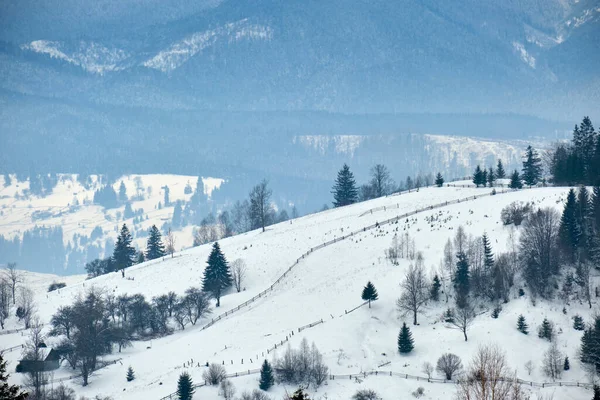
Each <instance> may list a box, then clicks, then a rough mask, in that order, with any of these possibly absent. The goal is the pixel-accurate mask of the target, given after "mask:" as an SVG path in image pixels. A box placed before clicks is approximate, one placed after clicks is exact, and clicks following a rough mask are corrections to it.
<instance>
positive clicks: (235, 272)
mask: <svg viewBox="0 0 600 400" xmlns="http://www.w3.org/2000/svg"><path fill="white" fill-rule="evenodd" d="M245 278H246V263H245V262H244V260H242V259H241V258H238V259H237V260H235V261H233V262H232V263H231V279H232V280H233V286H235V290H237V291H238V293H239V292H241V291H242V283H243V282H244V280H245Z"/></svg>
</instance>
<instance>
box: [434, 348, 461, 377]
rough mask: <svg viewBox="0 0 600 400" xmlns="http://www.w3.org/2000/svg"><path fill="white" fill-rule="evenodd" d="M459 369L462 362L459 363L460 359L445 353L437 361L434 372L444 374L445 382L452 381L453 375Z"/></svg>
mask: <svg viewBox="0 0 600 400" xmlns="http://www.w3.org/2000/svg"><path fill="white" fill-rule="evenodd" d="M461 369H462V362H461V361H460V357H459V356H457V355H456V354H452V353H446V354H443V355H442V356H441V357H440V358H438V360H437V365H436V370H437V371H438V372H439V373H441V374H444V378H445V379H447V380H452V377H453V376H454V374H455V373H457V372H459V371H460V370H461Z"/></svg>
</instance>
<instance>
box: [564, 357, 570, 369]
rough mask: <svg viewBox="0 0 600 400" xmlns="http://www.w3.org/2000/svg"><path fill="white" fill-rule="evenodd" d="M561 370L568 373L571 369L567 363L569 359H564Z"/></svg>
mask: <svg viewBox="0 0 600 400" xmlns="http://www.w3.org/2000/svg"><path fill="white" fill-rule="evenodd" d="M563 369H564V370H565V371H568V370H570V369H571V364H570V363H569V357H565V362H564V364H563Z"/></svg>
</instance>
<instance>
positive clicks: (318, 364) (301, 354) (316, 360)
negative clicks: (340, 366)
mask: <svg viewBox="0 0 600 400" xmlns="http://www.w3.org/2000/svg"><path fill="white" fill-rule="evenodd" d="M274 370H275V374H276V377H277V380H278V381H279V382H283V383H288V384H295V385H298V384H304V385H307V386H309V385H314V386H315V387H319V386H320V385H322V384H323V382H325V380H326V379H327V376H328V373H329V368H328V367H327V366H326V365H325V363H324V362H323V356H322V355H321V353H320V352H319V350H318V349H317V347H316V346H315V344H314V343H313V345H312V347H309V346H308V341H307V340H306V338H304V339H302V342H301V343H300V348H299V349H298V350H294V349H292V348H291V347H290V346H289V345H288V347H287V349H286V350H285V353H284V354H283V356H282V357H280V358H277V359H276V360H275V362H274Z"/></svg>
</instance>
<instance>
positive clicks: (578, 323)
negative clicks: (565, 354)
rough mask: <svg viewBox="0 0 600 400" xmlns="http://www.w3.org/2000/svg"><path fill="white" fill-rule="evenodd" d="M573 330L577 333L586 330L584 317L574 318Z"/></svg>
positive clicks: (577, 316) (576, 316)
mask: <svg viewBox="0 0 600 400" xmlns="http://www.w3.org/2000/svg"><path fill="white" fill-rule="evenodd" d="M573 329H575V330H576V331H582V330H584V329H585V322H583V317H582V316H581V315H579V314H577V315H574V316H573Z"/></svg>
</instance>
